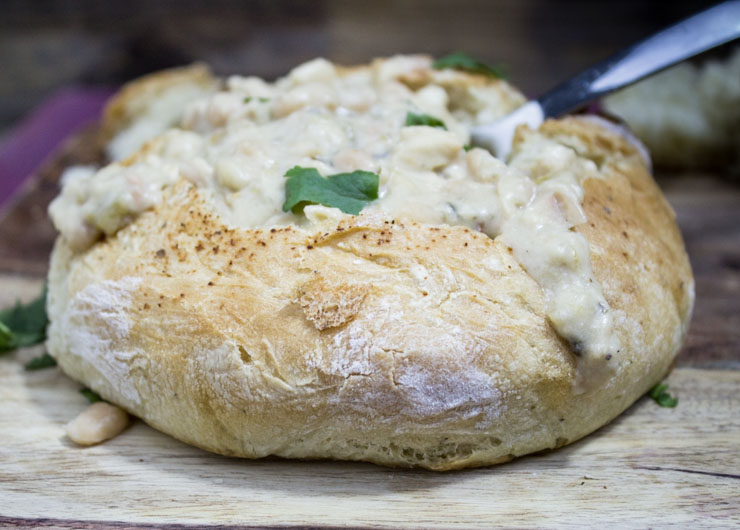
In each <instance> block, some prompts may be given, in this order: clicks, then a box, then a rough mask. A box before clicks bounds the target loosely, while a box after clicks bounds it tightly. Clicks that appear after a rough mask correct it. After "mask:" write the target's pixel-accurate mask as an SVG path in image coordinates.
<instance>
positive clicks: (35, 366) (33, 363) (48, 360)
mask: <svg viewBox="0 0 740 530" xmlns="http://www.w3.org/2000/svg"><path fill="white" fill-rule="evenodd" d="M56 365H57V360H56V359H55V358H54V357H52V356H51V355H49V354H48V353H43V354H41V355H39V356H38V357H34V358H33V359H31V360H30V361H28V362H27V363H26V370H41V369H42V368H51V367H52V366H56Z"/></svg>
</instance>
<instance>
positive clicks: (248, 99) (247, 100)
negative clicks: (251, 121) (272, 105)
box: [244, 96, 270, 103]
mask: <svg viewBox="0 0 740 530" xmlns="http://www.w3.org/2000/svg"><path fill="white" fill-rule="evenodd" d="M253 99H255V98H253V97H251V96H247V97H245V98H244V103H249V102H250V101H252V100H253ZM256 99H257V101H259V102H260V103H267V102H268V101H270V98H256Z"/></svg>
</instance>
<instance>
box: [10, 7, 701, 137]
mask: <svg viewBox="0 0 740 530" xmlns="http://www.w3.org/2000/svg"><path fill="white" fill-rule="evenodd" d="M711 4H712V2H706V1H700V0H674V1H671V2H666V1H655V0H653V1H644V0H601V1H598V2H594V1H591V0H572V1H561V2H555V1H545V0H395V1H391V0H375V1H372V0H367V1H349V0H345V1H343V0H208V1H198V0H124V1H122V0H3V2H2V5H3V15H2V17H0V65H2V75H0V141H2V138H3V135H4V134H7V133H8V131H9V130H10V128H11V126H12V125H13V124H14V123H15V122H17V120H19V119H20V118H21V117H22V116H23V115H24V114H26V113H28V112H29V110H31V109H33V108H34V107H35V106H36V105H38V104H39V102H40V101H42V100H43V99H44V98H46V97H48V96H50V95H51V94H53V93H54V92H55V91H57V90H59V89H61V88H64V87H69V86H70V85H87V86H99V87H115V86H117V85H120V84H121V83H122V82H124V81H126V80H128V79H131V78H133V77H136V76H139V75H142V74H145V73H147V72H151V71H154V70H157V69H161V68H165V67H168V66H174V65H181V64H187V63H190V62H193V61H196V60H199V61H205V62H207V63H209V64H210V65H211V66H212V67H213V68H214V70H215V71H216V72H217V73H220V74H226V73H235V72H240V73H251V74H256V75H260V76H263V77H267V78H275V77H277V76H279V75H281V74H284V73H285V72H287V71H288V70H289V69H290V68H291V67H293V66H295V65H296V64H298V63H300V62H301V61H304V60H307V59H310V58H313V57H316V56H324V57H327V58H329V59H332V60H334V61H337V62H340V63H359V62H364V61H367V60H368V59H371V58H372V57H376V56H381V55H389V54H394V53H402V52H403V53H408V52H425V53H431V54H433V55H442V54H444V53H448V52H450V51H456V50H461V51H465V52H468V53H470V54H471V55H474V56H476V57H477V58H480V59H484V60H487V61H489V62H493V63H501V64H504V65H505V66H506V68H507V71H508V72H509V77H510V79H511V80H512V81H513V82H514V83H515V84H516V85H518V86H519V87H520V88H522V89H523V90H524V91H525V92H527V93H528V94H530V95H533V94H536V93H538V92H540V91H542V90H544V89H546V88H548V87H550V86H551V85H553V84H554V83H556V82H557V81H559V80H562V79H563V78H565V77H566V76H568V75H570V74H572V73H575V72H577V71H578V70H580V69H581V68H584V67H586V66H588V65H590V64H591V63H593V62H595V61H597V60H599V59H602V58H604V57H605V56H607V55H609V54H610V53H612V52H614V51H617V50H619V49H620V48H622V47H624V46H626V45H628V44H630V43H632V42H634V41H636V40H638V39H640V38H642V37H644V36H646V35H648V34H650V33H651V32H653V31H655V30H657V29H659V28H661V27H663V26H666V25H668V24H670V23H672V22H675V21H676V20H678V19H680V18H682V17H684V16H687V15H689V14H691V13H693V12H695V11H698V10H700V9H702V8H704V7H707V6H709V5H711Z"/></svg>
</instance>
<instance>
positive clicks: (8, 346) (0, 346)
mask: <svg viewBox="0 0 740 530" xmlns="http://www.w3.org/2000/svg"><path fill="white" fill-rule="evenodd" d="M12 343H13V332H12V331H10V328H9V327H8V326H6V325H5V324H3V323H2V322H0V352H6V351H8V350H12V349H13V346H12Z"/></svg>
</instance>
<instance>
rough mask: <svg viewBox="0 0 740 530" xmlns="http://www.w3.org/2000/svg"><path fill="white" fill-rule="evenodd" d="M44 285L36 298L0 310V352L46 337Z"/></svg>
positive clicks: (40, 340)
mask: <svg viewBox="0 0 740 530" xmlns="http://www.w3.org/2000/svg"><path fill="white" fill-rule="evenodd" d="M48 322H49V321H48V319H47V317H46V287H44V291H43V292H42V293H41V296H39V297H38V298H37V299H36V300H33V301H32V302H29V303H28V304H26V305H23V304H21V303H20V302H16V303H15V306H13V307H11V308H8V309H3V310H2V311H0V353H2V352H6V351H9V350H13V349H15V348H21V347H24V346H31V345H33V344H38V343H39V342H43V341H44V340H45V339H46V325H47V324H48Z"/></svg>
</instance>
